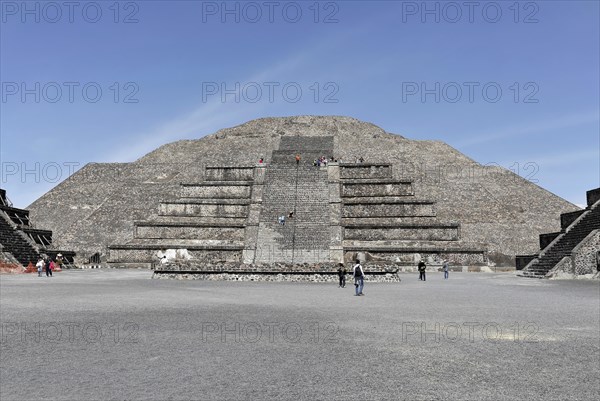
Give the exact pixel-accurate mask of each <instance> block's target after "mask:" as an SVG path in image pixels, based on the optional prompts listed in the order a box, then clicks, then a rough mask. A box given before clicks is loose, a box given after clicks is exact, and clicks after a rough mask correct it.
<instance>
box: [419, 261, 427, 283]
mask: <svg viewBox="0 0 600 401" xmlns="http://www.w3.org/2000/svg"><path fill="white" fill-rule="evenodd" d="M418 267H419V280H423V281H427V280H426V278H425V269H426V268H427V265H426V264H425V262H424V261H423V259H421V261H420V262H419V266H418Z"/></svg>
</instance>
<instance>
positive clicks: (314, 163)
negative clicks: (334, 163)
mask: <svg viewBox="0 0 600 401" xmlns="http://www.w3.org/2000/svg"><path fill="white" fill-rule="evenodd" d="M318 166H319V165H318V161H317V159H315V160H313V167H318Z"/></svg>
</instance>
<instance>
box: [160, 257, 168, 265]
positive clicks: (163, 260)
mask: <svg viewBox="0 0 600 401" xmlns="http://www.w3.org/2000/svg"><path fill="white" fill-rule="evenodd" d="M168 263H169V260H168V259H167V255H163V257H162V258H161V259H160V264H161V265H163V266H166V265H167V264H168Z"/></svg>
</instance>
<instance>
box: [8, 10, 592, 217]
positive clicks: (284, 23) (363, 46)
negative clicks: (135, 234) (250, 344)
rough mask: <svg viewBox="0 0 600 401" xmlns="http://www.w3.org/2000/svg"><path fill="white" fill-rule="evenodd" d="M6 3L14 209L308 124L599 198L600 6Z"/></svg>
mask: <svg viewBox="0 0 600 401" xmlns="http://www.w3.org/2000/svg"><path fill="white" fill-rule="evenodd" d="M0 3H1V10H2V17H1V18H2V20H1V25H0V34H1V35H0V36H1V37H0V56H1V57H0V68H1V69H0V81H1V82H2V93H1V97H2V98H1V100H0V101H1V103H0V107H1V115H0V135H1V138H0V159H1V165H2V176H1V180H2V181H1V183H0V185H1V186H2V187H3V188H6V189H7V190H8V196H9V197H10V199H11V200H12V201H13V203H14V204H15V206H18V207H25V206H27V205H28V204H30V203H31V202H33V201H34V200H35V199H37V198H38V197H39V196H41V195H42V194H44V193H45V192H46V191H48V190H49V189H51V188H52V187H54V186H55V185H57V183H58V182H59V181H60V180H62V179H65V178H67V176H68V174H69V172H72V171H73V170H75V169H77V168H81V167H82V166H83V165H85V164H86V163H88V162H127V161H133V160H135V159H137V158H139V157H140V156H143V155H144V154H145V153H147V152H149V151H151V150H153V149H155V148H156V147H158V146H160V145H162V144H164V143H168V142H172V141H175V140H179V139H190V138H201V137H202V136H204V135H206V134H210V133H213V132H214V131H216V130H218V129H220V128H225V127H230V126H234V125H238V124H240V123H243V122H245V121H248V120H251V119H255V118H260V117H268V116H288V115H302V114H317V115H346V116H352V117H355V118H358V119H360V120H365V121H369V122H372V123H374V124H377V125H379V126H380V127H382V128H384V129H385V130H387V131H388V132H393V133H397V134H401V135H403V136H406V137H408V138H411V139H435V140H441V141H444V142H447V143H448V144H450V145H451V146H454V147H455V148H457V149H458V150H460V151H461V152H463V153H465V154H466V155H467V156H469V157H471V158H473V159H475V160H477V161H478V162H480V163H484V164H486V163H497V164H500V165H502V166H504V167H507V168H511V169H512V170H514V171H516V172H518V173H519V174H521V175H522V176H525V177H528V178H531V179H532V180H536V182H537V183H538V184H539V185H541V186H542V187H544V188H546V189H548V190H549V191H551V192H553V193H555V194H557V195H559V196H562V197H564V198H566V199H567V200H569V201H571V202H574V203H577V204H584V203H585V191H586V190H589V189H592V188H595V187H598V186H599V185H600V128H599V119H600V116H599V94H600V82H599V71H600V65H599V49H600V43H599V38H600V32H599V20H600V9H599V2H597V1H537V2H527V1H523V2H515V1H495V2H485V1H481V2H475V3H471V4H472V5H471V6H469V5H466V3H465V2H462V1H459V2H445V1H444V2H435V1H429V2H421V1H419V2H410V1H408V2H407V1H338V2H331V1H321V2H315V1H289V2H288V1H277V2H270V3H269V2H264V1H258V2H243V1H238V2H221V1H219V2H202V1H122V2H118V3H117V2H115V1H114V0H113V1H95V2H87V1H84V2H79V1H75V2H73V3H71V4H72V6H66V5H64V3H63V2H44V1H41V2H40V1H38V2H34V1H31V2H23V1H1V2H0ZM236 85H239V89H240V91H239V92H238V93H239V97H238V99H236V97H235V95H234V94H233V93H234V92H235V89H236ZM223 89H224V90H225V91H226V92H223ZM259 90H260V91H259ZM99 91H100V92H101V93H100V92H99ZM227 91H229V92H227ZM240 92H241V93H240ZM223 95H224V96H223Z"/></svg>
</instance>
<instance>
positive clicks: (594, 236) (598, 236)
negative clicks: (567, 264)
mask: <svg viewBox="0 0 600 401" xmlns="http://www.w3.org/2000/svg"><path fill="white" fill-rule="evenodd" d="M598 252H600V230H594V231H592V232H591V233H590V234H589V235H588V236H587V237H586V239H584V240H583V241H581V243H580V244H579V245H578V246H577V247H576V248H575V249H573V254H572V256H571V259H572V261H573V262H572V263H573V270H574V271H575V273H576V274H577V275H581V274H595V273H596V272H598Z"/></svg>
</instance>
